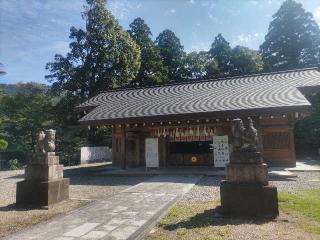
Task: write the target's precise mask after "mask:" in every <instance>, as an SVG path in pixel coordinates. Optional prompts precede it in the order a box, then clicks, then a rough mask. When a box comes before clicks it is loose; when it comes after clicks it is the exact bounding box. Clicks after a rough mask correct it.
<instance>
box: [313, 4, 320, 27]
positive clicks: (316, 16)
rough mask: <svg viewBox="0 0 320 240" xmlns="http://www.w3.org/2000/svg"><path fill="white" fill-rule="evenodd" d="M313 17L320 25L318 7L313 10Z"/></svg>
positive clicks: (319, 8)
mask: <svg viewBox="0 0 320 240" xmlns="http://www.w3.org/2000/svg"><path fill="white" fill-rule="evenodd" d="M313 15H314V18H315V19H316V21H317V22H318V23H319V24H320V6H319V7H317V8H316V9H315V11H314V13H313Z"/></svg>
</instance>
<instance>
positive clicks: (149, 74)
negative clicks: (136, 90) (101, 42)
mask: <svg viewBox="0 0 320 240" xmlns="http://www.w3.org/2000/svg"><path fill="white" fill-rule="evenodd" d="M128 32H129V34H130V36H131V37H132V39H133V40H134V41H135V42H136V43H137V44H138V45H139V47H140V50H141V67H140V69H139V72H138V74H137V76H136V78H135V79H134V84H137V85H140V86H141V85H158V84H162V83H164V82H166V81H167V80H168V68H167V67H166V66H164V64H163V61H162V58H161V55H160V51H159V49H158V48H157V47H156V46H155V44H154V42H153V41H152V39H151V36H152V33H151V31H150V28H149V26H148V25H147V24H146V23H145V22H144V20H143V19H141V18H136V19H135V20H134V21H133V22H132V23H131V24H130V29H129V30H128Z"/></svg>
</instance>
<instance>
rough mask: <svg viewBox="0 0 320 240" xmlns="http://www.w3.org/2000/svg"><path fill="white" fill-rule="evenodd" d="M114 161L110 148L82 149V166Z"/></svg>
mask: <svg viewBox="0 0 320 240" xmlns="http://www.w3.org/2000/svg"><path fill="white" fill-rule="evenodd" d="M111 159H112V151H111V149H110V148H109V147H82V148H81V159H80V160H81V161H80V162H81V164H86V163H94V162H101V161H106V160H111Z"/></svg>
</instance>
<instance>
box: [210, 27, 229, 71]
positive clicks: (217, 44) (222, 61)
mask: <svg viewBox="0 0 320 240" xmlns="http://www.w3.org/2000/svg"><path fill="white" fill-rule="evenodd" d="M209 53H210V55H211V57H213V58H214V59H215V60H216V62H217V64H218V68H219V72H220V73H219V75H220V76H228V75H230V74H231V72H232V69H233V66H232V49H231V47H230V43H229V42H228V41H227V40H226V39H225V38H224V37H223V36H222V35H221V34H220V33H219V34H218V35H217V36H216V37H215V39H214V42H213V43H212V45H211V48H210V50H209ZM210 77H214V76H210Z"/></svg>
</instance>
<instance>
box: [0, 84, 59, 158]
mask: <svg viewBox="0 0 320 240" xmlns="http://www.w3.org/2000/svg"><path fill="white" fill-rule="evenodd" d="M48 94H49V93H48V90H47V87H46V86H43V85H41V84H37V83H27V84H18V85H17V93H16V94H15V95H12V96H10V95H4V96H2V97H1V99H0V101H1V102H0V112H1V113H2V116H1V119H0V120H1V126H0V133H1V134H0V138H3V139H5V140H8V142H9V143H10V146H9V147H10V150H14V151H18V152H24V153H30V152H31V151H34V145H35V142H36V135H37V133H38V131H39V130H42V129H44V128H48V127H51V126H52V119H53V112H52V103H51V98H50V97H49V96H48Z"/></svg>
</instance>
